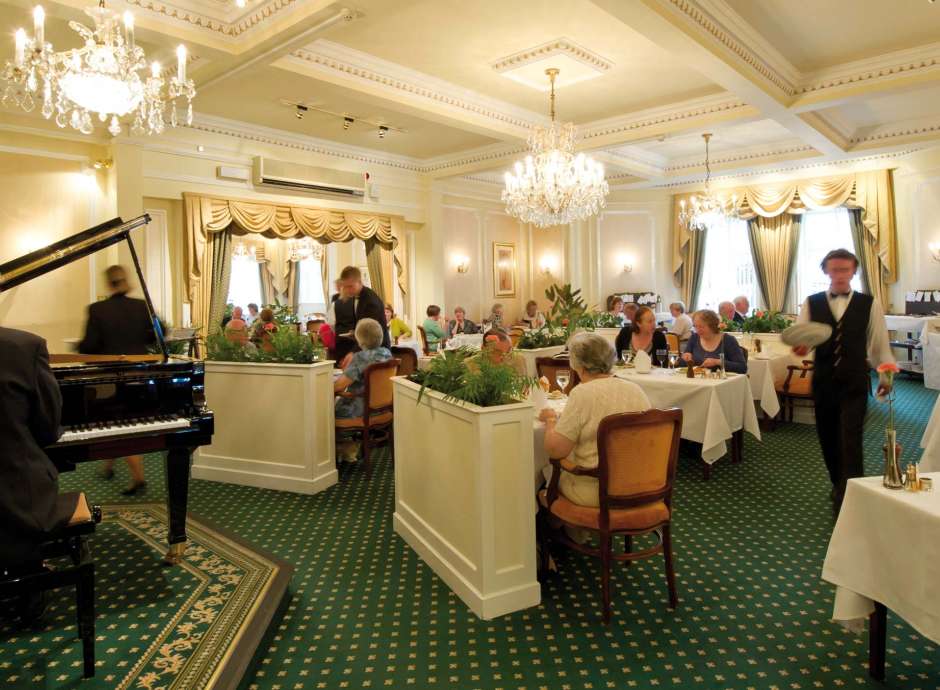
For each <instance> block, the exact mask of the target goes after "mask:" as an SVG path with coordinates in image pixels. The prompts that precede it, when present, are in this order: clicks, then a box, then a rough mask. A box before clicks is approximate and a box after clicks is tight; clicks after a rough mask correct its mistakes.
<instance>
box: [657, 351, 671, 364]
mask: <svg viewBox="0 0 940 690" xmlns="http://www.w3.org/2000/svg"><path fill="white" fill-rule="evenodd" d="M667 354H669V350H656V361H657V362H659V366H661V367H662V366H665V365H666V355H667Z"/></svg>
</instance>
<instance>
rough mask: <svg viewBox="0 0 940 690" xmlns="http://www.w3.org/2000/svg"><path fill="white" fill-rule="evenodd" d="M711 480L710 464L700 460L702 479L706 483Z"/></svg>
mask: <svg viewBox="0 0 940 690" xmlns="http://www.w3.org/2000/svg"><path fill="white" fill-rule="evenodd" d="M711 478H712V466H711V464H709V463H707V462H705V461H704V460H702V479H704V480H705V481H708V480H709V479H711Z"/></svg>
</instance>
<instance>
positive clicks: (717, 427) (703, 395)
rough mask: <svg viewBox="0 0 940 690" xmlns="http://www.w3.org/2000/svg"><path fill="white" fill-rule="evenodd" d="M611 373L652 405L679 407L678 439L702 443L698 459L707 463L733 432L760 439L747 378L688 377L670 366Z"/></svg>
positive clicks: (715, 457)
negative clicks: (638, 390) (637, 388)
mask: <svg viewBox="0 0 940 690" xmlns="http://www.w3.org/2000/svg"><path fill="white" fill-rule="evenodd" d="M615 375H617V376H620V377H621V378H625V379H626V380H628V381H632V382H633V383H635V384H637V385H638V386H640V388H642V389H643V392H644V393H646V397H648V398H649V400H650V403H651V404H652V405H653V407H656V408H660V409H664V408H669V407H679V408H682V438H684V439H686V440H689V441H695V442H697V443H701V444H702V460H704V461H705V462H707V463H709V464H711V463H713V462H715V461H716V460H718V458H720V457H722V456H723V455H724V454H725V453H726V452H727V445H726V444H725V442H726V441H728V440H729V439H730V438H731V436H732V434H733V433H734V432H735V431H738V430H741V429H744V430H745V431H747V432H749V433H750V434H751V435H752V436H754V438H756V439H758V440H760V428H759V427H758V425H757V413H756V412H755V411H754V398H753V396H752V394H751V386H750V383H749V381H748V378H747V377H746V376H743V375H737V376H736V375H734V374H729V375H728V378H726V379H700V378H694V379H688V378H686V377H685V375H684V374H676V373H674V371H673V370H671V369H653V371H652V373H650V374H637V373H635V372H634V370H633V369H617V370H616V371H615Z"/></svg>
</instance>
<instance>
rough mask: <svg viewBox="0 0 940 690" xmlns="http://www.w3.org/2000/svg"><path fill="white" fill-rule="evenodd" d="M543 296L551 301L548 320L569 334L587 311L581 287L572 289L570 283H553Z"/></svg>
mask: <svg viewBox="0 0 940 690" xmlns="http://www.w3.org/2000/svg"><path fill="white" fill-rule="evenodd" d="M545 297H546V298H547V299H550V300H551V301H552V308H551V310H549V322H550V323H551V325H553V326H556V327H559V328H564V329H565V330H566V331H567V332H568V335H569V336H570V335H571V333H573V332H574V329H575V328H577V326H578V322H579V321H580V320H581V318H582V317H583V316H584V315H585V314H586V313H587V311H588V308H587V304H586V303H585V302H584V299H583V298H582V297H581V289H580V288H579V289H577V290H572V289H571V283H565V284H564V285H558V284H553V285H552V286H551V287H549V288H548V289H547V290H546V291H545Z"/></svg>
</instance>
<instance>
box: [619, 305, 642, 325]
mask: <svg viewBox="0 0 940 690" xmlns="http://www.w3.org/2000/svg"><path fill="white" fill-rule="evenodd" d="M639 308H640V305H639V304H637V303H636V302H627V303H626V304H624V305H623V325H624V326H629V325H630V324H631V323H633V319H634V318H636V311H637V309H639Z"/></svg>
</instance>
